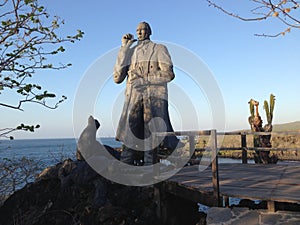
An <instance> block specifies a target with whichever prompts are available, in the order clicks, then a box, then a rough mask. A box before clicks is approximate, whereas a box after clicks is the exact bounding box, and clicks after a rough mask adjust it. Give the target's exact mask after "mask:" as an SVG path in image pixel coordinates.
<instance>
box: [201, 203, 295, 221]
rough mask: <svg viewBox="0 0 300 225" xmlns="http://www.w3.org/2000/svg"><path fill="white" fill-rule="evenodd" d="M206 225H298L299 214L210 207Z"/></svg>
mask: <svg viewBox="0 0 300 225" xmlns="http://www.w3.org/2000/svg"><path fill="white" fill-rule="evenodd" d="M206 222H207V225H243V224H247V225H283V224H288V225H298V224H300V213H299V212H288V211H277V212H274V213H272V212H268V211H267V210H249V209H248V208H239V207H234V208H232V209H230V208H217V207H212V208H210V209H209V210H208V212H207V218H206Z"/></svg>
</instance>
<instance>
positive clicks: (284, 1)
mask: <svg viewBox="0 0 300 225" xmlns="http://www.w3.org/2000/svg"><path fill="white" fill-rule="evenodd" d="M206 1H207V2H208V3H209V6H213V7H215V8H217V9H218V10H220V11H222V12H223V13H225V14H227V15H229V16H231V17H234V18H237V19H239V20H242V21H262V20H266V19H269V18H272V17H273V18H276V19H278V20H279V21H280V22H281V23H283V24H284V25H286V26H287V28H286V30H284V31H282V32H278V33H277V34H271V35H270V34H255V36H260V37H278V36H280V35H285V34H286V33H288V32H290V30H291V28H297V29H299V28H300V19H298V18H297V16H298V15H299V14H292V11H295V10H298V11H300V4H299V2H298V1H294V0H277V1H276V3H274V1H272V0H268V1H264V0H251V1H252V2H254V3H255V4H256V5H257V7H255V8H253V9H251V10H250V12H251V13H252V14H253V15H256V17H253V18H246V17H243V16H239V15H238V14H235V13H233V12H230V11H228V10H226V9H224V8H223V7H222V6H220V5H218V4H216V3H215V2H214V1H211V0H206Z"/></svg>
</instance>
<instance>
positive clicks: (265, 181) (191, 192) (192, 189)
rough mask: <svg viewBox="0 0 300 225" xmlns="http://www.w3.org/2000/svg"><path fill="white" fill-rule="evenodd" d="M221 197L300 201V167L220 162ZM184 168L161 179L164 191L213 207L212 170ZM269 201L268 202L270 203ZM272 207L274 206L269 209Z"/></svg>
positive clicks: (195, 166)
mask: <svg viewBox="0 0 300 225" xmlns="http://www.w3.org/2000/svg"><path fill="white" fill-rule="evenodd" d="M218 167H219V168H218V171H219V188H220V197H236V198H242V199H252V200H254V199H255V200H265V201H267V202H268V207H269V209H270V207H271V208H272V207H274V208H275V203H274V202H289V203H300V166H295V165H270V164H269V165H263V164H219V165H218ZM198 168H199V166H197V165H194V166H188V167H184V168H183V169H182V170H181V171H179V172H178V173H177V174H176V175H175V176H173V177H172V178H170V179H168V180H167V181H165V182H164V188H165V191H167V192H170V193H172V194H175V195H177V196H181V197H184V198H187V199H189V200H192V201H194V202H199V203H202V204H205V205H208V206H213V205H214V204H213V199H214V198H213V186H212V170H211V167H208V168H207V169H205V170H204V171H199V169H198ZM269 203H271V204H269ZM270 210H274V209H270Z"/></svg>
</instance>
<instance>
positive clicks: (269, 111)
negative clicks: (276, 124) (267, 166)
mask: <svg viewBox="0 0 300 225" xmlns="http://www.w3.org/2000/svg"><path fill="white" fill-rule="evenodd" d="M249 104H250V114H251V115H250V116H249V118H248V121H249V124H250V126H251V130H252V131H253V132H271V131H272V128H273V126H272V120H273V112H274V106H275V96H274V95H273V94H271V95H270V102H269V103H268V101H266V100H265V101H264V110H265V111H266V117H267V122H268V123H267V124H266V125H265V126H264V127H262V120H261V117H260V116H259V113H258V105H259V102H257V101H255V100H253V99H250V101H249ZM254 107H256V112H255V114H254ZM253 144H254V147H264V148H271V147H272V145H271V134H270V135H254V136H253ZM255 152H256V154H255V155H254V157H255V162H256V163H276V162H277V160H278V158H277V157H276V156H272V157H270V156H269V154H270V151H255Z"/></svg>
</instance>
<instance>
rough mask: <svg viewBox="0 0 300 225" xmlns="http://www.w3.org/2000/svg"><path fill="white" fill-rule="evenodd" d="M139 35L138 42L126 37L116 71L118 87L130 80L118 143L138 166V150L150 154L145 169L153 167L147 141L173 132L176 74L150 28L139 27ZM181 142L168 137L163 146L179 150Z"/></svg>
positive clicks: (128, 160)
mask: <svg viewBox="0 0 300 225" xmlns="http://www.w3.org/2000/svg"><path fill="white" fill-rule="evenodd" d="M136 34H137V38H138V40H135V39H134V38H133V35H132V34H125V35H123V37H122V46H121V48H120V50H119V53H118V57H117V60H116V64H115V67H114V81H115V83H121V82H123V81H124V80H125V79H126V91H125V102H124V106H123V111H122V114H121V118H120V121H119V125H118V129H117V133H116V139H117V140H119V141H121V142H122V143H123V151H122V156H121V160H122V161H123V162H126V163H128V164H134V160H135V159H134V155H135V150H142V149H143V150H149V151H146V152H144V165H149V164H152V154H153V153H152V152H153V151H152V149H145V148H147V146H146V147H145V143H144V140H146V139H147V138H149V137H151V132H153V131H154V132H164V131H169V132H173V128H172V125H171V122H170V118H169V112H168V88H167V83H168V82H170V81H171V80H173V79H174V77H175V74H174V71H173V64H172V61H171V57H170V55H169V52H168V50H167V48H166V47H165V46H164V45H162V44H157V43H154V42H152V41H151V40H150V35H151V34H152V31H151V28H150V25H149V24H148V23H146V22H141V23H139V24H138V26H137V29H136ZM136 41H137V43H135V42H136ZM135 44H136V45H135ZM153 119H154V120H153ZM178 142H179V140H178V139H177V138H176V137H175V136H167V137H165V138H164V139H163V141H162V142H161V143H160V146H161V147H162V148H168V149H175V148H176V146H177V144H178Z"/></svg>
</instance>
